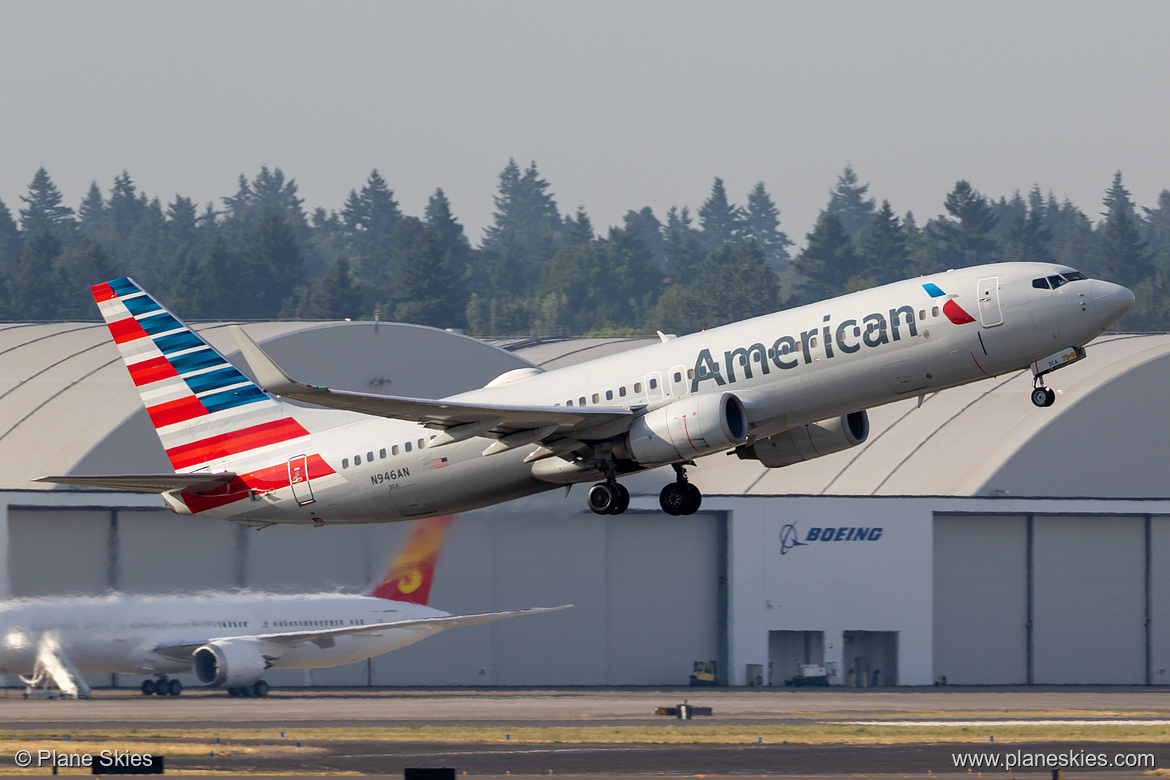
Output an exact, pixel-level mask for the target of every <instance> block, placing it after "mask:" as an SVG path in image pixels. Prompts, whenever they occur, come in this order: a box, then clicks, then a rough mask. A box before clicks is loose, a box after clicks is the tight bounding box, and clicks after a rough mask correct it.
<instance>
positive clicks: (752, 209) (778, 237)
mask: <svg viewBox="0 0 1170 780" xmlns="http://www.w3.org/2000/svg"><path fill="white" fill-rule="evenodd" d="M740 229H741V232H742V234H743V236H744V238H750V239H752V240H753V241H755V242H756V246H757V247H759V248H760V252H761V253H762V254H763V257H764V263H765V264H766V265H767V266H768V267H769V268H771V269H772V270H773V271H782V270H784V268H786V267H787V266H788V262H789V260H790V259H791V258H790V257H789V255H788V247H790V246H792V241H791V240H790V239H789V238H788V234H787V233H785V232H784V231H783V230H781V229H780V210H779V209H777V208H776V204H775V203H774V202H773V201H772V196H771V195H769V194H768V191H767V190H766V189H764V183H763V182H762V181H761V182H758V183H757V184H756V186H755V187H754V188H753V189H752V191H751V192H750V193H748V199H747V208H746V209H744V211H743V215H742V220H741V223H740Z"/></svg>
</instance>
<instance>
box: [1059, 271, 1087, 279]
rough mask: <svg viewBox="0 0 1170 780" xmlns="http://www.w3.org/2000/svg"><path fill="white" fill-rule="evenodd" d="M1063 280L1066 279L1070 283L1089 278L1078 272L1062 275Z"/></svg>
mask: <svg viewBox="0 0 1170 780" xmlns="http://www.w3.org/2000/svg"><path fill="white" fill-rule="evenodd" d="M1064 278H1065V279H1068V280H1069V281H1070V282H1083V281H1085V280H1086V279H1088V278H1089V277H1087V276H1085V275H1084V274H1083V273H1081V272H1080V271H1069V272H1068V273H1067V274H1064Z"/></svg>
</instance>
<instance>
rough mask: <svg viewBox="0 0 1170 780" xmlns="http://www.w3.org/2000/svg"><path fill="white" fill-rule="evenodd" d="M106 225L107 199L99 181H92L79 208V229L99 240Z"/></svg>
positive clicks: (89, 236) (87, 236) (84, 234)
mask: <svg viewBox="0 0 1170 780" xmlns="http://www.w3.org/2000/svg"><path fill="white" fill-rule="evenodd" d="M105 227H106V201H105V199H104V198H103V197H102V191H101V190H100V189H99V188H98V185H97V182H96V181H95V182H91V183H90V185H89V191H88V192H86V193H85V197H84V198H82V199H81V205H80V206H79V207H78V208H77V230H78V232H79V233H80V234H81V235H82V236H85V237H86V238H92V239H94V240H95V241H97V240H100V239H102V238H103V235H102V234H103V232H104V231H105Z"/></svg>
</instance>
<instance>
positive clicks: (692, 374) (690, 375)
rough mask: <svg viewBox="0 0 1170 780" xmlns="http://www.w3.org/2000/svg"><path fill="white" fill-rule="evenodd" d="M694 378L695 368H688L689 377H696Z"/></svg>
mask: <svg viewBox="0 0 1170 780" xmlns="http://www.w3.org/2000/svg"><path fill="white" fill-rule="evenodd" d="M694 378H695V369H693V368H688V369H687V379H694Z"/></svg>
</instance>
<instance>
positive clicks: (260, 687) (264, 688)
mask: <svg viewBox="0 0 1170 780" xmlns="http://www.w3.org/2000/svg"><path fill="white" fill-rule="evenodd" d="M252 695H253V696H255V697H256V698H257V699H263V698H264V697H265V696H267V695H268V683H266V682H264V681H263V680H257V681H256V682H254V683H252Z"/></svg>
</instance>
